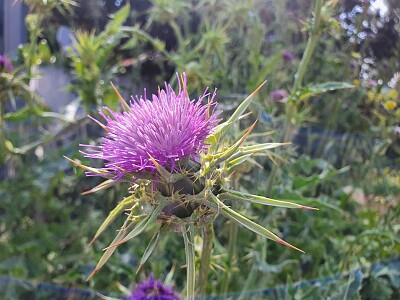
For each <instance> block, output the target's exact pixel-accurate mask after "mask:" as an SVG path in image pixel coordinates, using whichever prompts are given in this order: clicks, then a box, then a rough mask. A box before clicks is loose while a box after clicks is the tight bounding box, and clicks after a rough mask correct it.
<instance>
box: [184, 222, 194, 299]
mask: <svg viewBox="0 0 400 300" xmlns="http://www.w3.org/2000/svg"><path fill="white" fill-rule="evenodd" d="M193 237H194V228H193V225H189V228H188V229H187V231H186V232H184V233H183V240H184V242H185V253H186V265H187V266H186V280H187V283H186V299H187V300H194V289H195V284H196V282H195V274H196V271H195V252H194V239H193Z"/></svg>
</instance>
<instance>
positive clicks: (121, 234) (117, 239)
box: [86, 211, 136, 281]
mask: <svg viewBox="0 0 400 300" xmlns="http://www.w3.org/2000/svg"><path fill="white" fill-rule="evenodd" d="M132 217H133V211H132V212H131V213H130V214H129V216H128V218H126V220H125V222H124V224H123V225H122V227H121V229H120V230H119V232H118V234H117V236H116V237H115V238H114V240H113V241H112V242H111V244H110V246H109V247H108V248H106V250H105V252H104V254H103V256H102V257H101V258H100V260H99V262H98V263H97V265H96V267H95V268H94V270H93V272H92V273H91V274H90V275H89V277H88V278H87V279H86V281H88V280H90V278H92V277H93V275H94V274H96V273H97V272H98V271H99V270H100V269H101V268H102V267H103V266H104V264H105V263H106V262H107V261H108V259H109V258H110V257H111V255H112V254H113V253H114V251H115V250H116V249H117V248H116V247H112V245H114V244H116V243H118V242H120V241H121V240H122V239H123V238H124V237H125V236H126V234H127V232H128V231H129V230H131V228H133V227H134V226H135V225H136V222H132ZM129 222H131V223H129ZM128 223H129V224H128Z"/></svg>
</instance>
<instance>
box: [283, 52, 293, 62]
mask: <svg viewBox="0 0 400 300" xmlns="http://www.w3.org/2000/svg"><path fill="white" fill-rule="evenodd" d="M282 58H283V59H284V60H286V61H289V62H290V61H292V60H293V59H294V54H293V53H292V52H290V51H287V50H285V51H283V52H282Z"/></svg>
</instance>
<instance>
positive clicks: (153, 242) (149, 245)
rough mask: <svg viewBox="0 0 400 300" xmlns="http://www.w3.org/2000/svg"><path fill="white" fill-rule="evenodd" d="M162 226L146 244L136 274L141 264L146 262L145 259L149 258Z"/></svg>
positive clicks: (158, 238)
mask: <svg viewBox="0 0 400 300" xmlns="http://www.w3.org/2000/svg"><path fill="white" fill-rule="evenodd" d="M162 229H163V228H162V227H161V228H160V229H159V230H157V232H156V233H155V234H154V235H153V237H152V238H151V240H150V242H149V244H148V245H147V248H146V250H145V251H144V253H143V256H142V259H141V260H140V264H139V267H138V269H137V271H136V274H138V273H139V271H140V269H141V268H142V266H143V265H144V264H145V263H146V261H147V260H148V259H149V258H150V256H151V254H152V253H153V251H154V249H155V248H156V246H157V244H158V241H159V240H160V236H161V232H162V231H163V230H162Z"/></svg>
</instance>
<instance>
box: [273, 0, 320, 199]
mask: <svg viewBox="0 0 400 300" xmlns="http://www.w3.org/2000/svg"><path fill="white" fill-rule="evenodd" d="M321 9H322V0H315V6H314V26H313V29H312V31H311V33H310V36H309V38H308V41H307V46H306V49H305V50H304V55H303V57H302V59H301V61H300V64H299V67H298V69H297V72H296V74H295V75H294V83H293V87H292V90H291V94H292V95H295V93H296V92H297V91H298V89H299V88H300V87H301V85H302V81H303V77H304V75H305V73H306V71H307V68H308V65H309V63H310V60H311V57H312V55H313V52H314V50H315V47H316V45H317V43H318V39H319V35H320V23H321ZM296 105H297V103H291V102H288V103H287V105H286V126H285V130H284V134H283V139H282V141H285V142H286V141H288V140H291V139H292V136H293V128H294V127H295V125H299V124H296V117H297V106H296ZM277 172H278V166H277V165H273V166H272V170H271V173H270V175H269V178H268V183H267V195H270V194H271V191H272V187H273V185H274V181H275V178H276V174H277Z"/></svg>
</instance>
